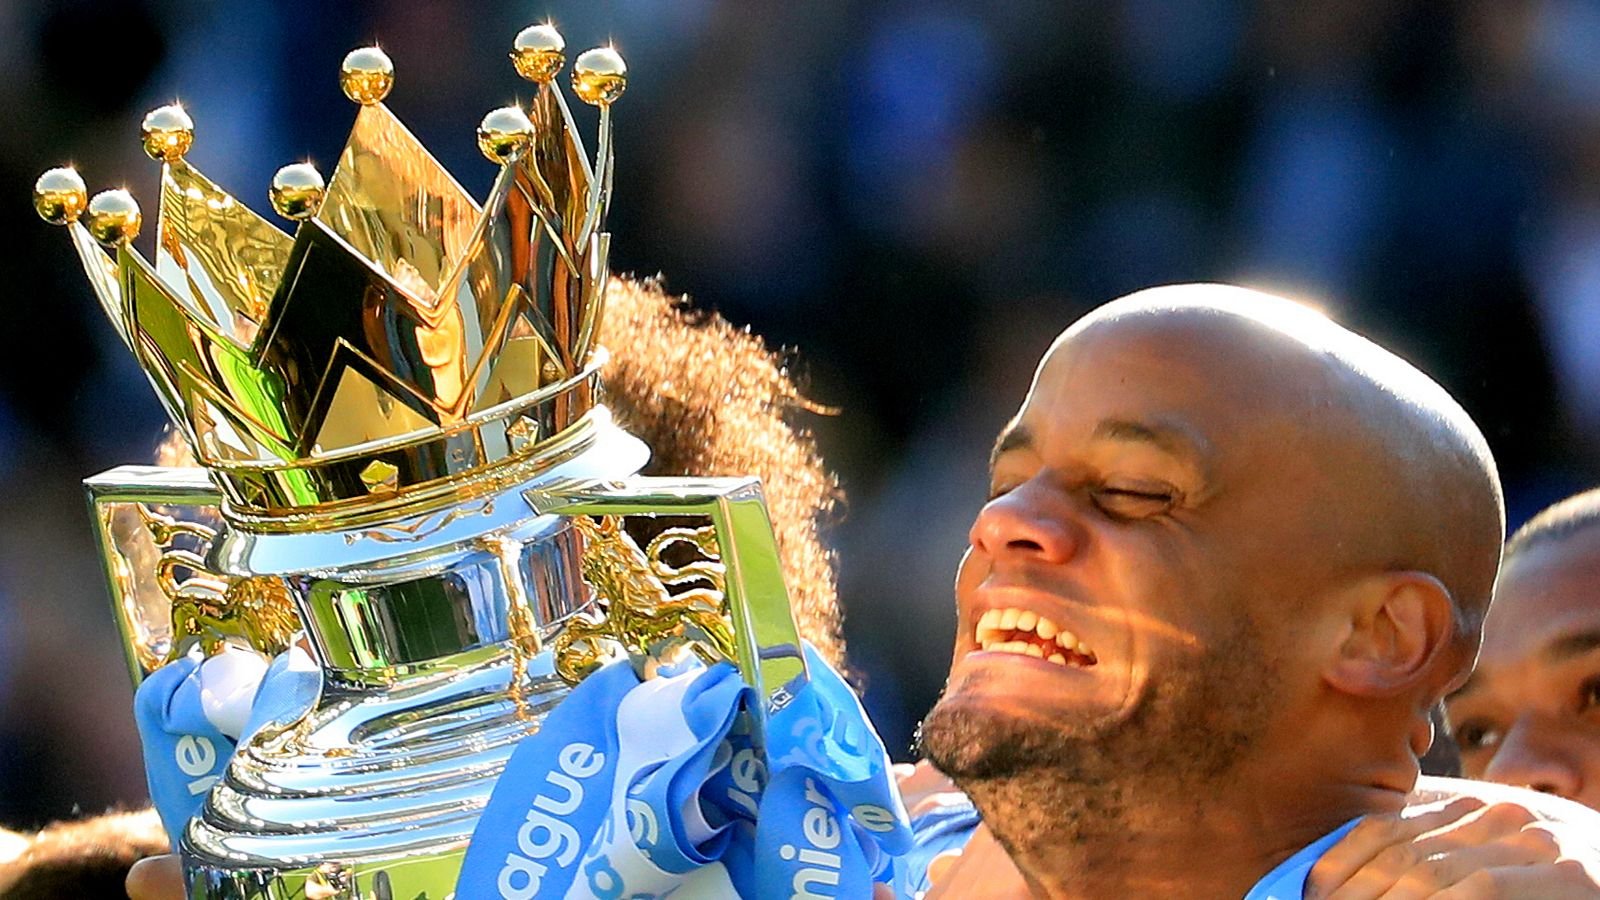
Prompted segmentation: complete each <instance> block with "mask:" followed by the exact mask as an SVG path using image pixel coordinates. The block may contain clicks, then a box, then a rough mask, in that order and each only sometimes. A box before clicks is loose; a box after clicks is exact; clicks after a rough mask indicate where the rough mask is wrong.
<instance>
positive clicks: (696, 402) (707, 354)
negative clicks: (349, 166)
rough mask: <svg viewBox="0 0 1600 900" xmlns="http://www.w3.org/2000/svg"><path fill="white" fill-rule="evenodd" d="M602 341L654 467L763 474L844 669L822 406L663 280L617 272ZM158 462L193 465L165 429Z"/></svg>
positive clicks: (630, 422) (806, 630) (608, 373)
mask: <svg viewBox="0 0 1600 900" xmlns="http://www.w3.org/2000/svg"><path fill="white" fill-rule="evenodd" d="M605 304H606V306H605V310H604V312H603V314H602V316H601V324H600V333H599V342H600V344H601V345H603V346H604V347H606V349H607V350H608V351H610V354H611V357H610V360H609V361H608V362H607V363H606V365H605V368H604V369H603V370H602V373H601V375H602V378H603V380H604V382H605V386H606V405H607V406H609V407H610V408H611V411H612V413H613V414H614V415H615V416H616V419H617V422H618V423H619V424H621V425H622V427H624V428H626V429H627V430H628V431H630V432H631V433H633V434H634V435H636V436H637V437H638V438H639V439H640V440H643V441H644V442H645V443H646V444H649V445H650V449H651V457H650V463H649V465H648V466H646V468H645V474H647V475H693V476H701V477H707V476H724V475H754V476H757V477H758V478H760V479H761V484H762V488H763V490H764V492H765V494H766V500H767V508H768V510H769V512H770V513H771V516H772V528H773V531H774V532H775V534H776V536H777V540H778V552H779V554H780V555H781V556H782V557H783V575H784V582H785V584H786V585H787V586H788V588H789V601H790V604H791V606H792V607H793V609H794V617H795V624H796V626H797V627H798V628H799V630H800V634H801V636H802V637H804V638H805V639H806V640H808V641H810V642H811V643H812V645H813V646H815V647H816V648H817V651H818V652H819V653H820V654H821V655H822V657H823V658H824V659H826V660H828V662H829V663H831V664H832V665H834V666H835V667H837V668H840V669H843V667H844V640H843V638H842V637H841V635H840V630H839V600H838V571H837V563H836V561H835V559H834V555H833V553H832V552H831V551H829V550H827V549H826V548H825V547H824V546H823V543H822V537H821V532H822V529H823V527H824V526H825V525H827V524H828V523H829V522H830V521H831V520H832V518H833V517H834V515H835V514H836V512H837V510H838V507H839V502H840V497H841V493H840V489H839V482H838V479H836V478H835V477H834V476H833V474H832V473H830V472H829V471H828V470H827V468H826V467H825V466H824V465H823V462H822V456H821V454H820V453H819V452H818V450H817V442H816V439H815V437H813V436H812V434H811V433H810V432H809V431H808V430H806V429H804V428H802V427H799V426H798V425H796V424H795V422H794V419H795V418H796V417H797V415H798V414H799V413H801V412H806V411H810V412H817V411H819V408H818V407H816V406H815V405H813V404H811V403H810V402H808V401H807V400H806V399H805V398H804V397H803V396H802V395H801V394H800V391H799V388H798V387H797V386H796V385H795V383H794V380H793V378H792V377H791V376H790V375H789V370H788V368H787V367H786V366H785V365H784V361H783V358H782V356H781V355H780V354H778V353H776V352H774V351H772V350H770V349H769V348H768V347H767V346H766V344H765V342H763V341H762V340H761V338H759V337H757V336H755V335H753V334H751V333H750V332H749V331H748V330H745V329H739V328H735V327H734V326H733V325H732V324H730V323H729V322H728V321H727V320H726V319H724V318H722V317H721V316H719V315H716V314H715V313H708V312H703V311H699V310H695V309H694V308H692V307H691V305H690V303H689V300H688V298H687V297H685V296H674V295H670V294H668V293H667V292H666V291H665V290H664V289H663V288H662V284H661V280H660V279H659V278H654V279H646V280H642V281H641V280H636V279H631V278H620V277H613V278H612V279H611V282H610V284H609V285H608V287H607V290H606V300H605ZM156 460H157V462H158V463H159V464H160V465H169V466H185V465H194V461H193V456H192V455H191V454H190V453H189V448H188V447H187V446H186V445H185V444H184V442H183V440H182V439H181V437H180V436H179V435H177V434H176V433H175V432H169V433H168V434H167V436H166V438H165V439H164V440H163V441H162V443H161V446H160V448H159V449H158V450H157V452H156Z"/></svg>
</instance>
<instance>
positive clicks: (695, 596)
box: [554, 516, 736, 684]
mask: <svg viewBox="0 0 1600 900" xmlns="http://www.w3.org/2000/svg"><path fill="white" fill-rule="evenodd" d="M572 522H573V525H574V527H576V528H577V529H578V532H579V533H580V534H581V535H583V539H584V553H583V564H582V573H583V580H584V581H585V582H587V583H588V584H589V586H590V587H591V588H593V589H594V592H595V595H596V597H597V598H599V599H600V601H601V602H602V603H603V604H604V606H605V611H604V617H603V618H602V619H601V620H600V621H593V620H590V619H584V618H575V619H573V620H571V621H570V622H568V623H567V626H566V628H564V629H563V630H562V632H561V634H560V635H559V636H557V637H556V639H555V641H554V645H555V659H556V672H557V674H559V675H560V676H561V677H562V678H564V679H566V680H567V681H568V682H571V683H573V684H576V683H577V682H579V681H581V680H583V678H584V676H586V675H588V674H589V673H590V672H592V671H594V670H595V669H596V668H598V667H599V666H600V665H601V664H603V663H604V662H605V661H606V660H607V659H608V658H610V657H611V655H612V654H611V653H610V652H608V647H609V645H621V647H622V649H624V650H626V651H627V653H628V655H629V657H630V658H631V659H632V660H633V664H634V668H635V670H636V671H637V672H638V673H639V675H640V677H642V678H651V677H654V676H655V675H656V674H657V672H658V671H659V670H660V668H661V666H663V665H667V664H671V663H674V662H678V661H681V660H682V659H683V658H684V655H685V654H687V653H689V652H693V653H695V654H696V655H698V656H699V657H700V658H701V659H703V660H704V661H705V662H707V663H708V664H709V663H715V662H720V661H723V660H730V661H731V660H733V659H734V658H735V653H736V651H735V648H734V635H733V628H732V626H731V625H730V623H729V622H728V618H727V612H726V609H725V607H726V604H725V602H724V597H723V593H722V586H723V581H722V579H723V566H722V563H721V562H720V561H719V560H718V558H717V553H716V548H715V541H714V535H713V533H712V529H710V528H669V529H667V530H665V531H663V532H662V533H661V534H659V535H657V536H656V538H654V539H653V540H651V541H650V543H649V546H648V547H647V548H646V549H640V547H639V545H638V544H637V543H635V542H634V540H633V538H632V537H631V536H630V535H629V534H628V532H627V531H626V530H624V529H623V527H622V518H621V517H619V516H600V517H598V518H591V517H589V516H574V517H573V519H572ZM680 544H687V545H689V546H691V547H692V548H693V549H694V550H695V552H696V553H697V554H698V555H699V556H701V557H703V558H701V559H697V560H694V561H691V562H689V563H686V564H684V565H678V566H674V565H672V564H670V563H668V562H667V561H666V560H665V559H664V555H665V553H666V552H667V550H668V548H669V547H672V546H674V545H680ZM694 582H706V583H709V584H710V585H711V587H709V588H705V587H694V588H688V589H686V590H682V591H679V592H678V593H673V592H672V591H671V589H670V588H671V587H678V586H682V585H685V584H690V583H694Z"/></svg>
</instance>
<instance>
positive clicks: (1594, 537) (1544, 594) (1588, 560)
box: [1484, 529, 1600, 654]
mask: <svg viewBox="0 0 1600 900" xmlns="http://www.w3.org/2000/svg"><path fill="white" fill-rule="evenodd" d="M1591 625H1592V626H1594V627H1600V529H1586V530H1585V532H1580V533H1578V534H1574V535H1570V536H1568V537H1566V538H1564V539H1559V540H1555V541H1552V542H1550V543H1549V544H1546V545H1543V546H1536V547H1531V548H1529V549H1527V550H1526V551H1524V552H1522V553H1519V554H1518V555H1517V556H1515V557H1513V558H1512V560H1511V561H1510V562H1509V563H1508V564H1507V565H1506V566H1505V569H1504V571H1503V572H1502V573H1501V579H1500V584H1499V585H1498V587H1497V588H1496V594H1495V602H1494V603H1493V605H1492V606H1490V608H1489V617H1488V621H1487V622H1486V623H1485V626H1484V627H1485V642H1484V646H1485V651H1486V652H1489V653H1496V652H1498V651H1504V652H1508V653H1511V652H1514V653H1518V654H1521V653H1526V652H1528V650H1527V649H1526V648H1529V647H1533V646H1538V645H1541V644H1544V643H1546V642H1548V641H1549V640H1552V639H1553V637H1554V636H1556V635H1559V634H1561V633H1562V632H1565V631H1569V630H1573V629H1583V628H1588V627H1590V626H1591Z"/></svg>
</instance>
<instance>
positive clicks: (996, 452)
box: [989, 424, 1033, 472]
mask: <svg viewBox="0 0 1600 900" xmlns="http://www.w3.org/2000/svg"><path fill="white" fill-rule="evenodd" d="M1032 446H1033V432H1032V431H1029V430H1028V427H1027V426H1026V425H1016V424H1012V425H1008V426H1006V429H1005V430H1004V431H1002V432H1000V437H999V438H997V439H995V442H994V449H993V450H990V451H989V471H990V472H993V471H994V464H995V462H996V461H998V460H999V459H1000V455H1001V454H1002V453H1005V452H1006V451H1008V450H1025V449H1027V448H1029V447H1032Z"/></svg>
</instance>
